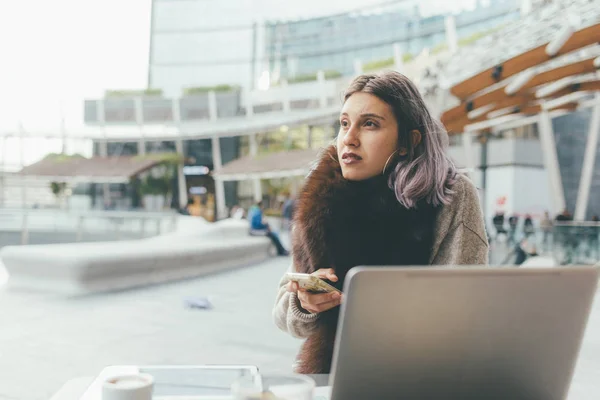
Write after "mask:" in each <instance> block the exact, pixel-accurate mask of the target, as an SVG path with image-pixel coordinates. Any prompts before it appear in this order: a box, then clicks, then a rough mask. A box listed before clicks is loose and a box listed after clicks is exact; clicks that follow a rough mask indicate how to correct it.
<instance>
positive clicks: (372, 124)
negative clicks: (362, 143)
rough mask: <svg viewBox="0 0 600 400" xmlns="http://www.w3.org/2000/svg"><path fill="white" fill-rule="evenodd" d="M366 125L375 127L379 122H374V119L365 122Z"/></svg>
mask: <svg viewBox="0 0 600 400" xmlns="http://www.w3.org/2000/svg"><path fill="white" fill-rule="evenodd" d="M365 126H366V127H369V128H373V127H376V126H377V124H375V122H373V121H367V122H365Z"/></svg>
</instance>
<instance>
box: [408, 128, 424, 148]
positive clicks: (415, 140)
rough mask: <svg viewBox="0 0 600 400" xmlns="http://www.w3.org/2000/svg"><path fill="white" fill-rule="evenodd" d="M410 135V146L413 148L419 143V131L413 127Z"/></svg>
mask: <svg viewBox="0 0 600 400" xmlns="http://www.w3.org/2000/svg"><path fill="white" fill-rule="evenodd" d="M410 137H411V140H412V147H413V149H414V148H415V147H417V146H418V145H419V143H421V132H419V130H418V129H413V130H412V131H410Z"/></svg>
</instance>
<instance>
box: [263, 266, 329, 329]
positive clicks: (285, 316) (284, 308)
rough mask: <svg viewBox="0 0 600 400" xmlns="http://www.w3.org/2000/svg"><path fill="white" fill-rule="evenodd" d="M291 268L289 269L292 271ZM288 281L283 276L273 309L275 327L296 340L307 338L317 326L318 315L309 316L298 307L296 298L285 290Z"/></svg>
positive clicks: (309, 314)
mask: <svg viewBox="0 0 600 400" xmlns="http://www.w3.org/2000/svg"><path fill="white" fill-rule="evenodd" d="M292 268H293V267H290V270H292ZM288 282H289V280H288V279H287V278H286V277H285V275H284V276H283V278H281V281H280V282H279V291H278V293H277V298H276V300H275V307H273V319H274V320H275V325H277V327H278V328H279V329H281V330H282V331H284V332H287V333H289V334H290V335H292V336H294V337H296V338H307V337H308V336H310V334H311V333H312V332H313V331H314V329H315V328H316V326H317V320H318V317H319V314H311V313H308V312H306V311H304V310H303V309H302V308H301V307H300V302H299V300H298V296H296V294H295V293H290V292H288V291H287V290H286V285H287V284H288Z"/></svg>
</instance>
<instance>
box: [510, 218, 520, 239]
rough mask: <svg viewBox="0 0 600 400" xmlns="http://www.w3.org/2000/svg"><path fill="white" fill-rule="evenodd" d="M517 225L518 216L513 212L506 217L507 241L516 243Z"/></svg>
mask: <svg viewBox="0 0 600 400" xmlns="http://www.w3.org/2000/svg"><path fill="white" fill-rule="evenodd" d="M518 225H519V216H518V215H517V214H513V215H512V216H511V217H510V218H509V219H508V229H509V231H508V243H516V235H517V226H518Z"/></svg>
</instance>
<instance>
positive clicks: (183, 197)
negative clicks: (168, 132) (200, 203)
mask: <svg viewBox="0 0 600 400" xmlns="http://www.w3.org/2000/svg"><path fill="white" fill-rule="evenodd" d="M175 150H176V151H177V154H179V155H180V156H181V157H182V158H184V157H185V153H184V150H183V139H181V138H179V139H175ZM183 164H184V162H182V163H181V164H179V165H177V191H178V194H179V207H180V208H183V207H185V206H186V205H187V201H188V190H187V182H186V181H185V175H184V174H183Z"/></svg>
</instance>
